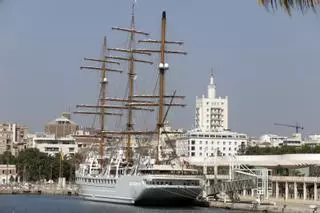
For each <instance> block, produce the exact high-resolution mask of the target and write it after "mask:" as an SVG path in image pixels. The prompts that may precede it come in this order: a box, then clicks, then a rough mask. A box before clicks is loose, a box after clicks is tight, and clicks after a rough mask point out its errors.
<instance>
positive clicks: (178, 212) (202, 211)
mask: <svg viewBox="0 0 320 213" xmlns="http://www.w3.org/2000/svg"><path fill="white" fill-rule="evenodd" d="M0 212H1V213H13V212H14V213H44V212H46V213H109V212H110V213H169V212H170V213H171V212H172V213H184V212H185V213H229V212H230V213H235V212H237V213H244V212H241V211H233V210H226V209H216V208H203V207H183V208H181V207H177V208H158V207H137V206H129V205H117V204H109V203H99V202H91V201H85V200H82V199H80V198H76V197H61V196H43V195H42V196H38V195H0Z"/></svg>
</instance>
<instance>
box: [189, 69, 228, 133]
mask: <svg viewBox="0 0 320 213" xmlns="http://www.w3.org/2000/svg"><path fill="white" fill-rule="evenodd" d="M195 128H196V129H202V130H210V131H216V130H225V129H228V97H227V96H226V97H224V98H222V97H216V84H215V81H214V75H213V71H212V73H211V76H210V84H209V85H208V94H207V97H205V96H204V95H202V97H201V98H198V97H196V112H195Z"/></svg>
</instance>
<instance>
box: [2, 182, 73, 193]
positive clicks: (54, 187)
mask: <svg viewBox="0 0 320 213" xmlns="http://www.w3.org/2000/svg"><path fill="white" fill-rule="evenodd" d="M1 194H37V195H40V194H42V195H62V196H77V195H78V188H77V187H76V185H74V184H68V185H65V186H64V187H60V185H58V184H55V183H53V184H14V185H0V195H1Z"/></svg>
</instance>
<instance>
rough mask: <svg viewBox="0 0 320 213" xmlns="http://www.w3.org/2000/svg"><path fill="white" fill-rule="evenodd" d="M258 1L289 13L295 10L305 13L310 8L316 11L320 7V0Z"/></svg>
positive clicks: (265, 5) (268, 6)
mask: <svg viewBox="0 0 320 213" xmlns="http://www.w3.org/2000/svg"><path fill="white" fill-rule="evenodd" d="M258 3H259V4H260V5H261V6H263V7H265V8H266V9H268V10H272V11H275V10H279V9H284V10H285V11H286V12H287V13H288V14H289V15H291V13H292V11H293V10H298V11H301V12H302V13H304V12H306V11H307V10H310V9H311V10H313V11H316V10H317V9H318V8H319V7H320V0H258Z"/></svg>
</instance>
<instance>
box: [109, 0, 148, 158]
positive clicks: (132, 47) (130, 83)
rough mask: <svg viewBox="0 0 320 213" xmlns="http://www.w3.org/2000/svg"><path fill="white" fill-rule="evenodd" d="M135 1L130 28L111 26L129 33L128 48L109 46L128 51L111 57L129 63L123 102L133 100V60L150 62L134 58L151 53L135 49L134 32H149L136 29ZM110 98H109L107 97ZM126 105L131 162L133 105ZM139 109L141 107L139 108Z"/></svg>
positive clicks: (141, 33)
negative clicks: (126, 90)
mask: <svg viewBox="0 0 320 213" xmlns="http://www.w3.org/2000/svg"><path fill="white" fill-rule="evenodd" d="M134 11H135V2H134V1H133V4H132V13H131V24H130V28H129V29H128V28H120V27H113V28H112V29H113V30H118V31H124V32H128V33H129V47H128V49H119V48H109V49H108V50H110V51H118V52H125V53H128V56H127V57H121V58H119V57H113V58H115V59H120V60H126V61H128V63H129V72H128V97H127V99H126V100H121V101H123V102H128V103H132V102H134V101H135V100H134V99H133V96H134V93H135V87H134V81H135V76H136V72H135V62H140V63H147V64H152V62H151V61H146V60H138V59H136V57H135V55H136V54H144V55H151V53H144V52H137V51H136V34H140V35H144V36H148V35H149V33H145V32H143V31H138V30H137V29H136V26H135V13H134ZM109 100H111V99H109ZM112 101H120V100H114V99H113V100H112ZM127 107H128V117H127V125H126V131H127V143H126V160H127V162H129V163H131V162H132V148H131V147H132V135H133V131H134V126H133V125H134V124H133V110H134V107H133V106H132V105H127ZM140 110H141V109H140ZM146 110H148V111H150V110H149V109H146Z"/></svg>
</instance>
